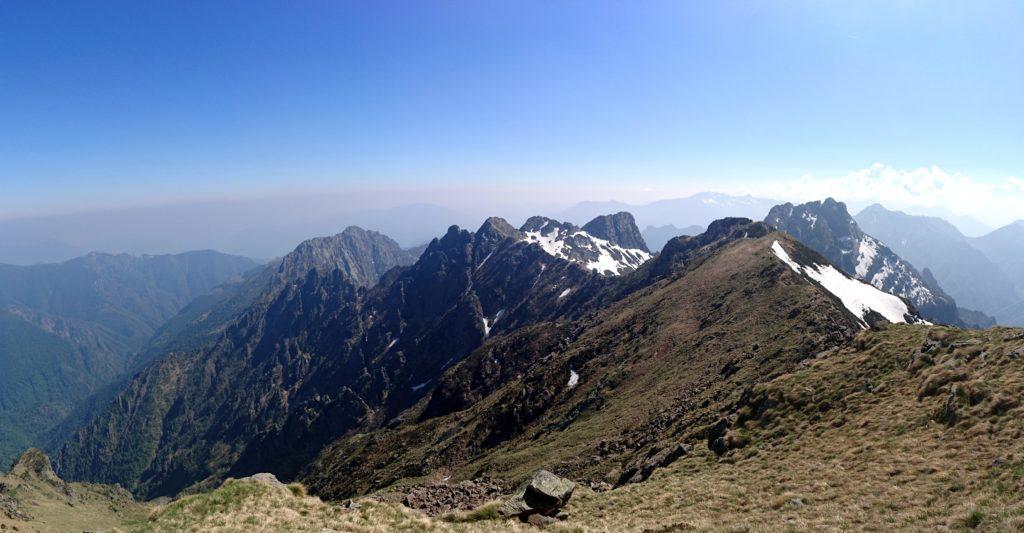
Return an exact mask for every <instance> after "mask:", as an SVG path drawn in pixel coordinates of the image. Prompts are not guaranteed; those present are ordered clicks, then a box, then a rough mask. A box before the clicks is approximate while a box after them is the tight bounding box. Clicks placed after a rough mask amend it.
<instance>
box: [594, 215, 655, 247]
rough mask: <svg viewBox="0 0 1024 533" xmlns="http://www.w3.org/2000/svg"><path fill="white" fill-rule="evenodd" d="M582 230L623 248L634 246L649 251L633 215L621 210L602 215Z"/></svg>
mask: <svg viewBox="0 0 1024 533" xmlns="http://www.w3.org/2000/svg"><path fill="white" fill-rule="evenodd" d="M583 231H585V232H587V233H589V234H591V235H593V236H595V237H599V238H601V239H604V240H606V241H608V242H611V243H612V244H617V245H619V246H621V247H623V248H634V249H637V250H643V251H645V252H650V250H648V249H647V243H645V242H644V238H643V236H641V234H640V229H639V228H637V226H636V221H635V220H633V215H631V214H629V213H627V212H625V211H622V212H619V213H615V214H614V215H602V216H599V217H597V218H595V219H594V220H591V221H590V222H587V224H586V225H584V226H583Z"/></svg>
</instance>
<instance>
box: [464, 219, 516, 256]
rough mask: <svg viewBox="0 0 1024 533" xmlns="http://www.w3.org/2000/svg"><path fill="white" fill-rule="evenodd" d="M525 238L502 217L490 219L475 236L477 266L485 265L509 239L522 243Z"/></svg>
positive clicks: (474, 252) (474, 249) (474, 250)
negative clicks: (487, 259) (495, 251)
mask: <svg viewBox="0 0 1024 533" xmlns="http://www.w3.org/2000/svg"><path fill="white" fill-rule="evenodd" d="M524 238H525V237H524V236H523V233H522V232H521V231H519V230H517V229H516V228H514V227H513V226H512V224H509V223H508V221H506V220H505V219H503V218H500V217H490V218H488V219H487V220H485V221H484V223H483V225H481V226H480V229H478V230H476V234H475V236H474V241H475V244H474V248H473V254H474V259H475V261H476V264H477V265H479V264H481V263H483V261H484V260H485V259H486V258H487V257H489V256H490V255H491V254H492V253H493V252H494V250H496V249H497V248H498V245H500V244H501V243H502V242H505V241H506V240H507V239H513V240H516V241H521V240H523V239H524Z"/></svg>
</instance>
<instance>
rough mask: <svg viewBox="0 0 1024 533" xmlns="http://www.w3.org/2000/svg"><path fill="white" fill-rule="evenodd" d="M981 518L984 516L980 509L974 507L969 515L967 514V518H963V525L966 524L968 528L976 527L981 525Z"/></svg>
mask: <svg viewBox="0 0 1024 533" xmlns="http://www.w3.org/2000/svg"><path fill="white" fill-rule="evenodd" d="M983 518H984V516H983V515H982V514H981V511H979V510H977V509H975V510H973V511H971V513H970V514H969V515H967V518H965V519H964V526H966V527H967V528H968V529H976V528H977V527H978V526H980V525H981V521H982V519H983Z"/></svg>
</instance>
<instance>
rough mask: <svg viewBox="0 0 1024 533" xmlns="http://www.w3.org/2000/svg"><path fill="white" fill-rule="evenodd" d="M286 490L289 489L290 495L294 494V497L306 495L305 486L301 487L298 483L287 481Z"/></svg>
mask: <svg viewBox="0 0 1024 533" xmlns="http://www.w3.org/2000/svg"><path fill="white" fill-rule="evenodd" d="M288 490H289V491H291V493H292V496H295V497H296V498H305V497H306V487H303V486H302V485H300V484H299V483H289V484H288Z"/></svg>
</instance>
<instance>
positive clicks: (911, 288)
mask: <svg viewBox="0 0 1024 533" xmlns="http://www.w3.org/2000/svg"><path fill="white" fill-rule="evenodd" d="M765 222H767V223H768V224H771V225H772V226H775V227H776V228H779V229H780V230H782V231H785V232H787V233H789V234H790V235H793V236H794V237H796V238H797V240H799V241H800V242H802V243H804V244H805V245H807V246H808V247H810V248H812V249H813V250H815V251H817V252H818V253H820V254H822V255H823V256H825V258H826V259H828V260H829V261H830V262H831V263H832V264H834V265H835V266H836V267H838V268H839V269H840V270H842V271H843V272H845V273H847V274H850V275H853V276H856V277H857V279H860V280H863V281H866V282H868V283H870V284H871V285H873V286H875V287H876V288H878V289H880V290H882V291H885V292H888V293H891V294H895V295H897V296H900V297H903V298H906V299H907V300H909V301H910V302H911V303H912V304H913V305H914V307H916V308H917V309H918V310H919V312H920V313H921V315H922V316H924V317H925V318H928V319H929V320H934V321H936V322H942V323H946V324H953V325H967V324H965V323H964V321H963V320H961V318H960V316H959V313H958V310H957V308H956V303H955V302H954V301H953V299H952V298H951V297H950V296H949V295H947V294H946V293H945V292H944V291H943V290H942V289H941V288H940V287H939V286H938V283H937V282H935V280H934V279H933V278H932V276H931V275H929V274H928V273H924V274H922V273H920V272H918V271H917V269H915V268H914V266H913V265H911V264H910V263H908V262H907V261H905V260H903V259H902V258H900V256H898V255H896V253H895V252H893V251H892V250H891V249H889V247H888V246H886V245H885V244H883V243H882V242H881V241H879V240H878V239H876V238H874V237H872V236H870V235H868V234H866V233H864V232H863V231H861V229H860V227H859V226H858V225H857V222H856V221H855V220H854V219H853V217H852V216H850V214H849V212H847V210H846V205H845V204H843V203H842V202H837V201H835V200H833V199H831V198H829V199H826V200H825V201H824V202H809V203H806V204H802V205H793V204H789V203H787V204H783V205H778V206H775V207H774V208H772V210H771V212H769V214H768V217H767V218H766V219H765ZM971 325H973V324H971Z"/></svg>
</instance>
